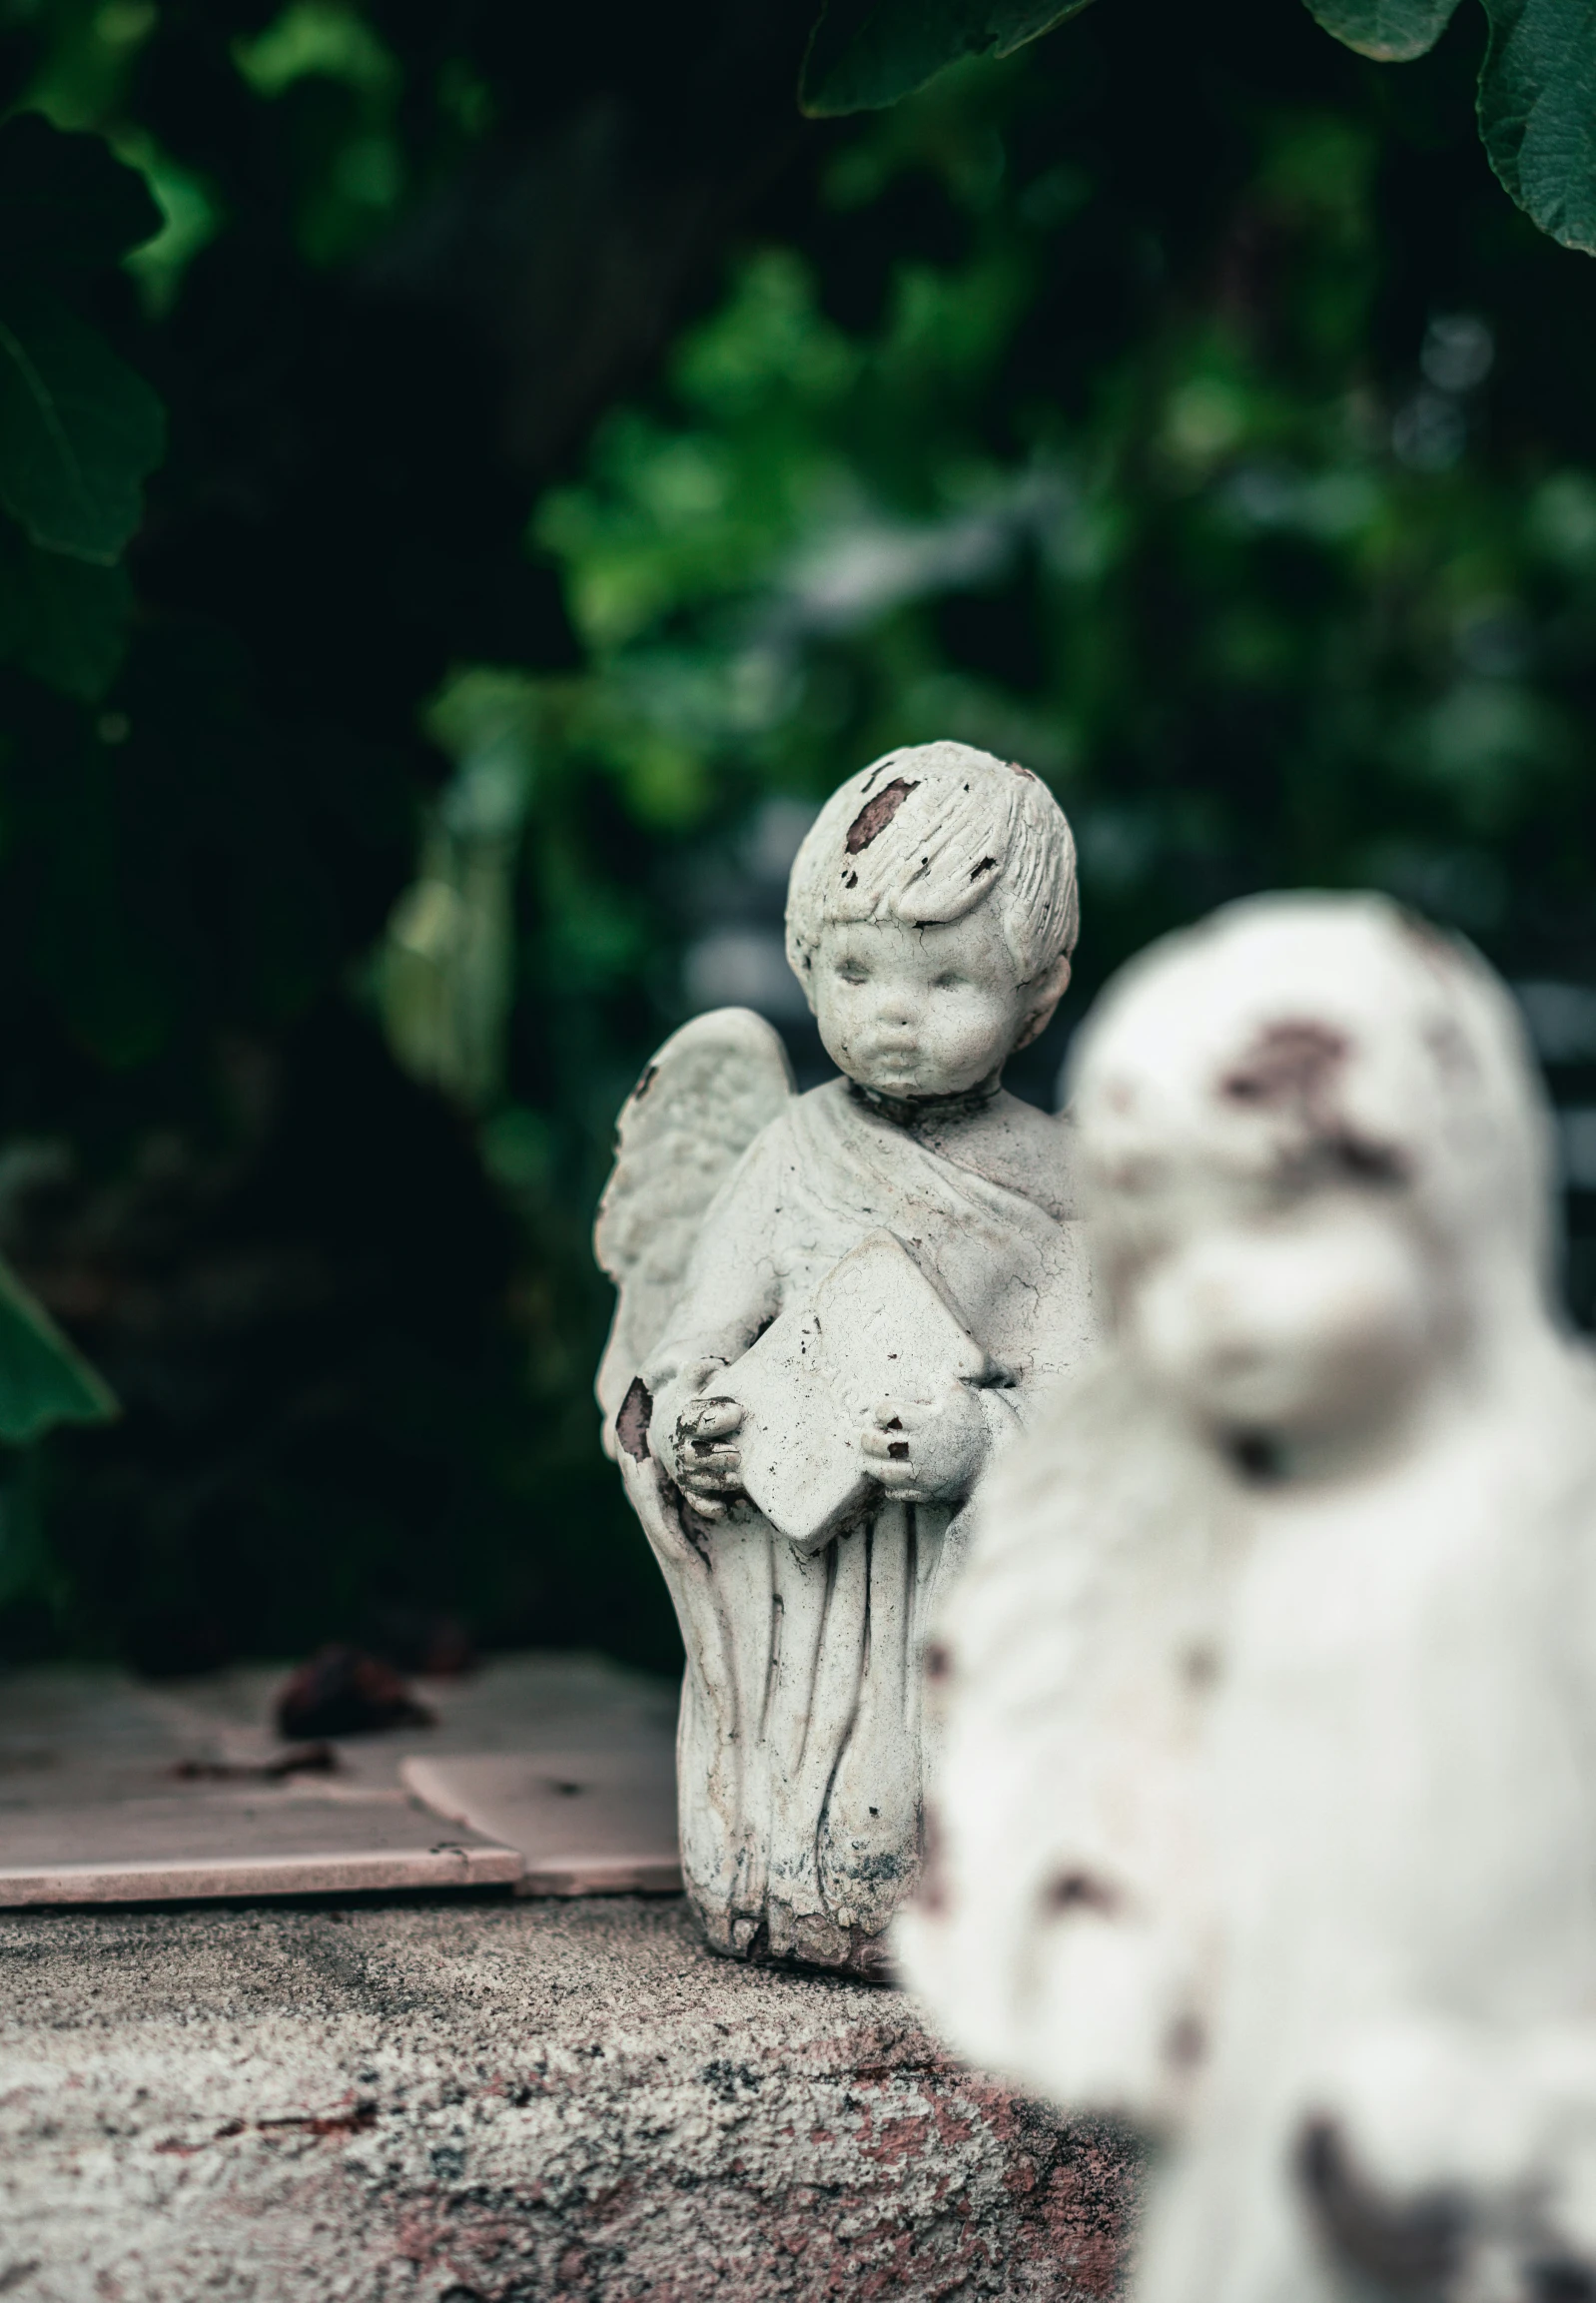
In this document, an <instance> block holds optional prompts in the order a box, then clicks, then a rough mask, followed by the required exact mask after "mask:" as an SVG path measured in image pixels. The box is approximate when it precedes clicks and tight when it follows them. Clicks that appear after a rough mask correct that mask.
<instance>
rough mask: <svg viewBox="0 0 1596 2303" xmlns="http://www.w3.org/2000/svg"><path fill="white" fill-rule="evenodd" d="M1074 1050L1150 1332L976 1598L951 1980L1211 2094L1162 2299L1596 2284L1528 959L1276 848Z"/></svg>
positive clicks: (1572, 1674) (1068, 1431) (942, 1912)
mask: <svg viewBox="0 0 1596 2303" xmlns="http://www.w3.org/2000/svg"><path fill="white" fill-rule="evenodd" d="M1075 1086H1076V1102H1075V1106H1074V1109H1075V1112H1076V1115H1077V1121H1078V1128H1079V1137H1078V1157H1079V1160H1080V1167H1081V1176H1082V1190H1083V1194H1084V1202H1085V1204H1086V1206H1087V1207H1088V1209H1089V1211H1090V1212H1091V1213H1092V1215H1093V1216H1094V1218H1095V1230H1094V1240H1095V1247H1096V1250H1097V1262H1098V1268H1099V1271H1100V1275H1101V1281H1102V1284H1103V1286H1104V1289H1105V1293H1106V1295H1107V1298H1108V1318H1109V1322H1110V1326H1111V1337H1110V1341H1109V1343H1108V1345H1107V1347H1106V1349H1105V1351H1104V1353H1103V1355H1102V1356H1101V1358H1100V1359H1099V1360H1098V1362H1097V1363H1096V1364H1095V1365H1094V1367H1093V1368H1092V1369H1090V1370H1089V1371H1088V1372H1087V1373H1086V1374H1085V1375H1084V1376H1083V1377H1082V1378H1081V1380H1080V1381H1079V1383H1078V1384H1076V1385H1073V1386H1071V1387H1070V1391H1069V1395H1068V1397H1067V1398H1066V1399H1065V1400H1063V1401H1062V1402H1061V1404H1060V1407H1059V1410H1058V1412H1057V1414H1056V1415H1055V1416H1054V1418H1053V1419H1052V1421H1051V1423H1050V1425H1049V1426H1048V1427H1047V1428H1046V1429H1039V1430H1038V1431H1035V1432H1033V1433H1031V1434H1029V1435H1028V1436H1027V1438H1026V1439H1025V1440H1024V1441H1023V1442H1022V1443H1021V1444H1020V1445H1019V1446H1017V1447H1016V1448H1015V1449H1014V1450H1012V1451H1011V1452H1010V1454H1009V1455H1008V1456H1007V1457H1006V1459H1005V1461H1004V1463H1003V1464H1002V1465H1001V1466H999V1467H998V1469H997V1471H996V1473H995V1476H994V1479H993V1481H992V1483H991V1484H990V1486H989V1487H988V1489H987V1490H986V1491H985V1493H984V1496H983V1500H982V1505H981V1510H980V1513H979V1522H980V1524H979V1527H978V1529H977V1532H976V1534H975V1537H974V1545H973V1556H972V1559H971V1563H970V1566H969V1569H968V1572H967V1574H966V1576H965V1577H964V1579H963V1582H962V1585H961V1591H960V1597H959V1604H958V1606H957V1608H956V1609H955V1610H954V1611H953V1612H952V1613H951V1614H950V1615H949V1617H948V1618H947V1619H946V1621H945V1623H944V1625H943V1626H942V1628H941V1630H940V1632H939V1642H940V1646H939V1649H938V1651H937V1658H938V1662H939V1664H940V1666H941V1670H940V1675H939V1678H938V1691H939V1700H940V1702H941V1703H942V1704H943V1705H944V1706H945V1718H944V1732H945V1739H946V1740H945V1743H944V1746H943V1758H942V1761H941V1764H940V1766H939V1770H938V1773H937V1777H936V1781H935V1783H934V1785H933V1788H932V1792H931V1795H930V1810H931V1813H932V1815H933V1817H934V1819H935V1825H936V1831H935V1841H936V1856H935V1860H934V1862H932V1863H931V1864H930V1865H929V1866H928V1872H927V1876H926V1878H925V1880H924V1882H923V1885H922V1888H921V1892H920V1895H919V1897H918V1900H917V1902H916V1904H915V1906H914V1908H913V1909H912V1911H910V1912H909V1913H906V1915H905V1917H904V1919H903V1921H902V1922H901V1934H900V1950H901V1955H902V1959H903V1964H904V1968H905V1971H906V1973H907V1976H908V1979H909V1981H910V1983H911V1986H912V1987H913V1988H915V1989H916V1990H917V1991H918V1992H919V1993H920V1995H921V1996H922V1998H923V2000H924V2001H925V2003H926V2005H927V2006H928V2008H929V2009H930V2011H931V2013H932V2015H933V2017H934V2019H935V2020H936V2021H937V2023H938V2025H939V2026H940V2027H941V2028H942V2030H943V2031H944V2032H945V2034H946V2035H947V2036H948V2037H949V2038H950V2039H951V2040H952V2041H953V2042H954V2043H955V2044H956V2045H957V2046H958V2047H960V2048H961V2049H962V2050H963V2051H964V2052H965V2053H966V2054H968V2055H969V2056H970V2057H972V2058H973V2059H974V2060H976V2061H979V2062H982V2063H985V2064H987V2065H989V2066H990V2067H992V2068H994V2069H996V2070H999V2071H1002V2072H1004V2073H1005V2074H1007V2075H1009V2076H1011V2077H1013V2078H1016V2079H1018V2080H1020V2081H1021V2082H1022V2083H1023V2084H1025V2085H1027V2086H1029V2087H1031V2088H1033V2089H1035V2090H1037V2091H1038V2092H1040V2093H1043V2094H1046V2095H1048V2096H1050V2097H1052V2098H1053V2099H1054V2100H1055V2101H1056V2102H1058V2103H1060V2104H1063V2105H1065V2106H1067V2107H1070V2108H1072V2109H1093V2110H1097V2111H1109V2112H1116V2113H1119V2114H1120V2115H1122V2116H1124V2117H1126V2118H1129V2119H1130V2120H1132V2121H1134V2122H1135V2123H1137V2124H1139V2125H1141V2126H1143V2127H1145V2128H1148V2129H1151V2130H1153V2131H1155V2132H1162V2133H1164V2134H1165V2135H1166V2136H1168V2137H1170V2138H1171V2139H1172V2140H1173V2143H1174V2148H1173V2149H1172V2150H1171V2151H1170V2152H1168V2153H1167V2154H1166V2155H1165V2156H1164V2158H1163V2159H1162V2160H1161V2163H1160V2167H1159V2171H1158V2174H1157V2176H1156V2178H1155V2182H1154V2186H1153V2192H1152V2199H1151V2206H1150V2213H1149V2217H1148V2223H1147V2235H1146V2241H1145V2246H1144V2250H1143V2258H1142V2261H1141V2263H1140V2265H1139V2267H1138V2270H1137V2273H1136V2276H1135V2279H1134V2281H1133V2287H1132V2292H1133V2293H1134V2295H1135V2296H1136V2298H1137V2303H1331V2299H1332V2298H1334V2299H1336V2303H1350V2299H1351V2298H1353V2297H1361V2298H1369V2297H1374V2296H1398V2295H1405V2296H1414V2297H1425V2298H1430V2299H1432V2303H1515V2299H1516V2303H1528V2299H1529V2298H1532V2297H1548V2296H1551V2295H1554V2294H1555V2295H1559V2296H1564V2295H1566V2296H1569V2297H1573V2296H1576V2295H1591V2294H1593V2293H1596V1588H1593V1587H1596V1413H1593V1410H1596V1386H1593V1382H1592V1368H1591V1364H1590V1362H1589V1360H1588V1358H1587V1356H1586V1354H1585V1352H1584V1351H1583V1349H1581V1348H1578V1347H1576V1346H1575V1345H1574V1344H1573V1343H1571V1342H1570V1340H1569V1339H1568V1338H1567V1337H1566V1336H1565V1335H1564V1333H1563V1332H1562V1331H1561V1329H1560V1328H1559V1326H1558V1324H1557V1322H1556V1320H1555V1318H1554V1316H1553V1314H1552V1313H1551V1311H1550V1310H1549V1308H1548V1304H1549V1283H1548V1270H1549V1264H1550V1260H1551V1258H1550V1236H1551V1223H1550V1213H1549V1211H1550V1205H1551V1188H1550V1186H1551V1172H1552V1164H1551V1150H1550V1147H1551V1134H1550V1129H1549V1126H1548V1122H1547V1116H1546V1113H1545V1109H1544V1104H1543V1099H1542V1097H1541V1094H1540V1092H1539V1089H1538V1087H1537V1085H1536V1084H1535V1081H1534V1079H1533V1077H1532V1071H1531V1066H1530V1064H1529V1061H1528V1059H1527V1056H1526V1053H1525V1050H1524V1048H1523V1045H1522V1042H1521V1035H1520V1032H1519V1029H1518V1025H1517V1021H1516V1018H1515V1015H1514V1012H1513V1010H1512V1007H1511V1003H1510V1002H1509V1001H1508V999H1507V997H1506V996H1505V994H1504V992H1503V991H1502V988H1501V987H1500V985H1499V984H1497V982H1496V981H1495V980H1494V979H1493V978H1492V977H1491V975H1490V973H1489V971H1488V970H1487V969H1486V968H1485V967H1484V966H1483V965H1482V963H1481V962H1480V961H1479V960H1478V959H1477V958H1476V957H1475V956H1474V955H1473V954H1472V953H1471V952H1469V951H1468V950H1466V949H1465V948H1463V947H1461V946H1459V945H1457V944H1455V943H1453V942H1451V941H1449V940H1447V939H1445V938H1442V937H1440V936H1438V935H1436V934H1434V933H1432V932H1431V931H1429V930H1428V929H1426V928H1424V927H1423V926H1422V925H1420V924H1419V923H1416V922H1414V921H1412V920H1410V919H1408V918H1406V917H1404V916H1403V915H1400V914H1398V913H1397V912H1396V911H1395V910H1393V909H1392V908H1390V907H1388V906H1386V905H1384V904H1383V903H1380V902H1378V901H1376V900H1373V899H1351V898H1297V899H1269V900H1264V901H1259V902H1256V903H1252V904H1246V905H1240V906H1237V907H1234V908H1233V909H1231V910H1230V911H1228V912H1224V913H1221V914H1219V915H1218V916H1217V918H1216V919H1215V920H1213V921H1211V922H1209V923H1208V924H1207V925H1205V926H1204V927H1202V928H1199V929H1197V930H1194V931H1192V932H1191V933H1189V934H1186V935H1183V936H1180V937H1176V938H1173V939H1171V940H1170V941H1169V942H1168V943H1166V944H1164V945H1161V946H1159V947H1157V948H1156V949H1155V950H1154V951H1153V952H1152V953H1150V954H1148V955H1146V956H1145V957H1144V958H1143V959H1142V960H1141V961H1139V962H1137V963H1136V964H1135V965H1134V966H1133V967H1132V968H1130V969H1129V970H1127V971H1126V973H1125V975H1124V976H1123V977H1122V978H1121V979H1120V980H1119V982H1118V984H1117V985H1116V986H1114V987H1112V988H1111V990H1110V991H1109V993H1108V994H1106V995H1105V998H1104V1000H1103V1002H1102V1004H1101V1007H1100V1009H1099V1011H1098V1012H1097V1014H1096V1015H1095V1016H1094V1017H1093V1019H1092V1020H1091V1021H1090V1022H1089V1024H1088V1026H1087V1028H1086V1030H1085V1031H1084V1033H1083V1034H1082V1035H1081V1039H1080V1043H1079V1052H1078V1057H1077V1063H1076V1070H1075Z"/></svg>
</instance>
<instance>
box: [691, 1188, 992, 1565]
mask: <svg viewBox="0 0 1596 2303" xmlns="http://www.w3.org/2000/svg"><path fill="white" fill-rule="evenodd" d="M994 1373H995V1370H994V1369H993V1366H992V1363H991V1361H990V1360H989V1358H988V1356H987V1354H986V1352H985V1351H983V1350H982V1348H981V1346H980V1344H979V1343H977V1342H976V1341H975V1339H974V1337H973V1336H972V1335H971V1334H970V1332H969V1330H968V1329H967V1328H966V1327H965V1325H964V1323H963V1321H962V1320H961V1319H960V1318H959V1315H958V1313H957V1312H956V1311H954V1310H953V1308H952V1306H951V1305H950V1304H949V1302H948V1300H947V1298H946V1296H944V1294H943V1293H942V1291H941V1289H940V1288H939V1287H937V1286H936V1285H935V1284H934V1282H933V1281H932V1280H930V1279H928V1278H927V1277H926V1274H925V1273H924V1272H923V1271H922V1270H921V1268H920V1266H919V1264H918V1263H917V1262H916V1261H915V1259H914V1257H913V1256H912V1255H911V1254H910V1253H909V1252H908V1250H907V1249H906V1248H905V1247H904V1246H903V1244H902V1243H901V1241H899V1240H898V1239H897V1238H895V1237H894V1235H893V1234H892V1233H891V1232H890V1231H872V1232H871V1233H870V1234H869V1235H868V1237H866V1238H864V1239H862V1240H861V1241H860V1243H859V1245H858V1246H857V1247H855V1248H854V1249H853V1250H852V1252H851V1253H849V1254H847V1255H845V1256H844V1257H843V1258H842V1260H841V1262H840V1263H837V1264H836V1265H834V1266H833V1268H832V1269H831V1270H830V1271H829V1272H828V1273H827V1275H826V1277H825V1278H824V1279H823V1280H822V1281H821V1282H820V1285H819V1286H818V1287H817V1288H816V1290H815V1293H814V1295H813V1297H812V1298H811V1299H810V1301H809V1302H808V1303H807V1304H806V1305H802V1306H799V1305H794V1306H792V1307H790V1308H789V1309H788V1310H786V1311H784V1312H783V1313H782V1314H781V1316H780V1317H779V1318H778V1319H776V1320H774V1321H773V1322H772V1324H771V1325H770V1326H769V1327H768V1328H767V1329H766V1330H765V1332H764V1334H763V1335H762V1336H761V1337H760V1338H759V1340H758V1342H757V1343H755V1344H754V1345H753V1347H752V1348H751V1349H750V1350H748V1351H746V1352H745V1353H744V1354H743V1356H742V1358H741V1359H739V1360H737V1361H736V1362H735V1363H734V1364H733V1365H732V1366H731V1367H730V1368H729V1369H728V1370H727V1372H726V1374H725V1375H724V1376H723V1377H722V1378H720V1379H719V1381H718V1382H717V1384H716V1386H715V1393H716V1396H717V1397H723V1398H727V1399H732V1400H735V1402H736V1403H737V1405H738V1406H739V1407H740V1408H741V1409H742V1411H743V1426H742V1430H741V1431H740V1433H739V1434H738V1437H737V1443H736V1444H737V1446H738V1448H739V1449H740V1451H741V1455H742V1472H741V1478H742V1485H743V1490H744V1492H745V1493H746V1494H747V1496H748V1497H749V1499H750V1501H751V1502H753V1503H754V1504H756V1505H757V1506H758V1508H759V1509H760V1510H761V1511H762V1512H763V1513H764V1515H765V1517H766V1518H767V1519H768V1520H769V1521H770V1522H771V1525H772V1526H773V1527H775V1528H777V1529H778V1530H779V1531H780V1533H781V1534H783V1535H784V1536H786V1537H787V1538H788V1540H789V1541H790V1542H792V1543H794V1544H796V1545H797V1546H798V1547H799V1549H800V1550H804V1551H818V1550H819V1549H820V1548H821V1546H822V1545H823V1544H825V1543H828V1542H829V1541H830V1539H831V1538H832V1536H834V1535H836V1534H838V1533H839V1532H840V1531H841V1530H842V1529H844V1528H845V1527H847V1525H848V1523H849V1521H850V1520H851V1519H852V1518H854V1517H855V1516H856V1515H857V1514H859V1513H860V1512H861V1511H862V1510H863V1509H865V1508H866V1507H867V1506H868V1505H869V1503H870V1501H871V1499H872V1497H873V1496H876V1495H879V1493H880V1490H879V1488H878V1486H877V1483H876V1481H875V1480H874V1479H873V1478H872V1477H871V1475H870V1471H869V1468H868V1463H867V1459H866V1457H865V1455H864V1454H863V1452H862V1450H861V1448H860V1444H859V1442H860V1435H861V1433H862V1432H863V1431H864V1429H865V1427H866V1425H867V1424H869V1423H870V1422H871V1421H872V1420H873V1417H874V1412H875V1409H876V1406H877V1403H878V1402H879V1401H882V1400H885V1399H900V1400H932V1399H936V1398H937V1397H938V1396H939V1395H940V1394H941V1393H943V1392H944V1391H946V1389H947V1387H948V1386H949V1384H950V1383H955V1382H960V1381H963V1382H966V1383H981V1382H990V1381H992V1379H993V1376H994Z"/></svg>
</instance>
